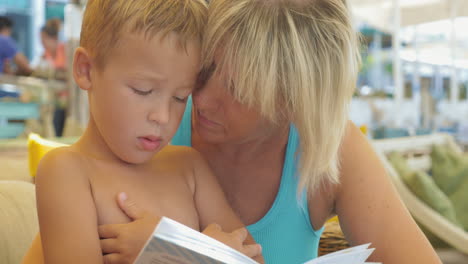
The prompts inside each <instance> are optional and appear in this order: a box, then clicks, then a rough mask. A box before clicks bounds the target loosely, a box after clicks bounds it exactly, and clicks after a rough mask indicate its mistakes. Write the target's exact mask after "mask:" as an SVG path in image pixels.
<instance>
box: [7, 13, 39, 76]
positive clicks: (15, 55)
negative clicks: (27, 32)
mask: <svg viewBox="0 0 468 264" xmlns="http://www.w3.org/2000/svg"><path fill="white" fill-rule="evenodd" d="M12 28H13V22H12V21H11V19H9V18H8V17H6V16H0V70H1V72H2V73H7V74H18V75H30V74H31V73H32V69H31V67H30V66H29V61H28V59H27V58H26V56H24V54H23V53H21V52H19V51H18V48H17V45H16V42H15V41H14V40H13V38H12V37H11V33H12ZM12 62H13V63H14V64H15V65H16V69H14V68H13V65H12Z"/></svg>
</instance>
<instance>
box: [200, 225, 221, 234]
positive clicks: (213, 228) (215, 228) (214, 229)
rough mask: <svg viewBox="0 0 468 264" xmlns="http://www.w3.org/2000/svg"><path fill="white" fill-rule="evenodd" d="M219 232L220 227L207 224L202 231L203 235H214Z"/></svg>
mask: <svg viewBox="0 0 468 264" xmlns="http://www.w3.org/2000/svg"><path fill="white" fill-rule="evenodd" d="M219 231H221V226H220V225H218V224H209V225H208V226H207V227H206V228H205V230H203V233H205V234H211V233H215V232H219Z"/></svg>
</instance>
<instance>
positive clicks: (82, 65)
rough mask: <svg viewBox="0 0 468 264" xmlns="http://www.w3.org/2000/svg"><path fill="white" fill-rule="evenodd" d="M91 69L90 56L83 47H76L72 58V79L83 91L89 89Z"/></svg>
mask: <svg viewBox="0 0 468 264" xmlns="http://www.w3.org/2000/svg"><path fill="white" fill-rule="evenodd" d="M91 67H92V60H91V56H90V54H89V53H88V52H87V51H86V49H84V48H83V47H78V48H77V49H76V50H75V55H74V58H73V78H74V79H75V82H76V84H78V86H79V87H80V88H81V89H83V90H90V89H91V86H92V85H91V84H92V82H91Z"/></svg>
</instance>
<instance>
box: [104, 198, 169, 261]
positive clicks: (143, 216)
mask: <svg viewBox="0 0 468 264" xmlns="http://www.w3.org/2000/svg"><path fill="white" fill-rule="evenodd" d="M117 202H118V204H119V207H120V209H122V211H123V212H124V213H125V214H126V215H127V216H128V217H130V218H131V219H132V220H133V222H131V223H128V224H116V225H101V226H99V228H98V232H99V237H100V238H101V249H102V253H103V254H104V257H103V259H104V263H105V264H122V263H133V262H134V261H135V259H136V257H137V256H138V254H139V253H140V250H141V249H142V248H143V246H144V245H145V243H146V241H147V240H148V238H149V236H150V235H151V233H152V232H153V230H154V228H155V227H156V224H157V223H158V222H159V220H160V219H161V218H160V217H156V216H153V215H151V214H150V213H148V212H146V211H145V210H143V209H141V208H139V207H138V206H137V205H136V203H135V202H133V201H132V200H130V199H127V195H126V194H125V193H119V195H118V199H117Z"/></svg>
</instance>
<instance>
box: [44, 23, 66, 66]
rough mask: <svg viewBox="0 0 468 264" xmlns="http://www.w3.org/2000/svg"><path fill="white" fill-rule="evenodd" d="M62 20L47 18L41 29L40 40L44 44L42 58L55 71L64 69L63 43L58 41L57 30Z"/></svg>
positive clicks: (58, 30)
mask: <svg viewBox="0 0 468 264" xmlns="http://www.w3.org/2000/svg"><path fill="white" fill-rule="evenodd" d="M61 26H62V22H61V21H60V19H58V18H53V19H49V20H47V23H46V24H45V25H44V26H43V27H42V29H41V42H42V45H43V46H44V54H43V55H42V58H43V59H44V60H45V61H47V62H48V63H49V65H50V66H51V67H52V68H53V69H54V70H57V71H60V70H65V68H66V56H65V45H64V44H63V43H61V42H60V41H59V32H60V29H61Z"/></svg>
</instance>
